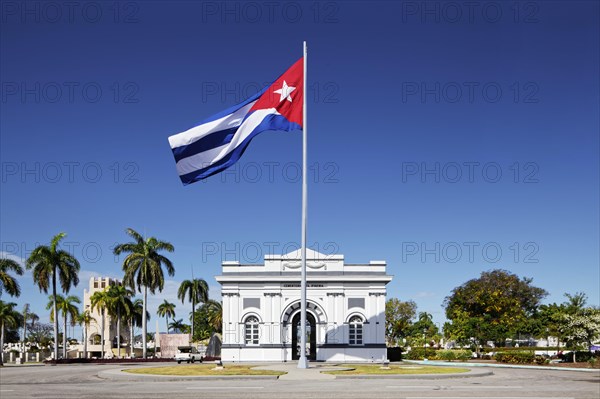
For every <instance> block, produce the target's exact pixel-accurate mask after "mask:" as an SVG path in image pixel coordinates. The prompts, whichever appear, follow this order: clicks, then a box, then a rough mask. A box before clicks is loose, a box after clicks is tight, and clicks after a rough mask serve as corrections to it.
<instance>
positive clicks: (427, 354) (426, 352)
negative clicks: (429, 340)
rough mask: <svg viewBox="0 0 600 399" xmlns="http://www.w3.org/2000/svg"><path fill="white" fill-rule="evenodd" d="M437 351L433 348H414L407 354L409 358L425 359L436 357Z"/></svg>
mask: <svg viewBox="0 0 600 399" xmlns="http://www.w3.org/2000/svg"><path fill="white" fill-rule="evenodd" d="M435 358H436V351H435V349H431V348H412V349H411V350H410V352H408V353H407V354H406V359H408V360H423V359H435Z"/></svg>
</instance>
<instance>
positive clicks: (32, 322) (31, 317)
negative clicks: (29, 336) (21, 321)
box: [27, 312, 40, 328]
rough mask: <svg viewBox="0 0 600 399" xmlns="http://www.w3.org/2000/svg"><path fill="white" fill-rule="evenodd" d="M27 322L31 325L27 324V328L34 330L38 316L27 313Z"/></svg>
mask: <svg viewBox="0 0 600 399" xmlns="http://www.w3.org/2000/svg"><path fill="white" fill-rule="evenodd" d="M27 320H29V321H30V322H31V324H29V328H34V327H35V323H36V322H37V321H39V320H40V316H38V315H37V314H35V313H33V312H29V313H28V314H27Z"/></svg>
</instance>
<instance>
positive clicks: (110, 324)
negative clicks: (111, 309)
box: [77, 277, 130, 358]
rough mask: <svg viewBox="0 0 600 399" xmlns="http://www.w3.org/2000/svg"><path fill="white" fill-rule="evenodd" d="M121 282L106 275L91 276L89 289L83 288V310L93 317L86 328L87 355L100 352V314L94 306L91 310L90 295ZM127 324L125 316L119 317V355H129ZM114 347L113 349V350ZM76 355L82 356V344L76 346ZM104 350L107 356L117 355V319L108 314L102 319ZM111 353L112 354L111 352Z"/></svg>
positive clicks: (90, 355)
mask: <svg viewBox="0 0 600 399" xmlns="http://www.w3.org/2000/svg"><path fill="white" fill-rule="evenodd" d="M117 284H119V285H120V284H121V281H119V280H117V279H112V278H108V277H97V278H96V277H92V278H90V284H89V289H87V290H86V289H84V290H83V310H84V311H86V310H88V311H90V314H91V316H92V317H93V318H94V319H95V321H92V323H90V326H89V328H88V333H87V337H88V347H87V350H88V357H96V358H99V357H100V356H101V354H102V343H101V337H102V334H101V330H102V314H101V313H100V310H99V309H98V308H97V307H96V308H94V310H92V305H91V302H90V297H91V296H92V295H93V294H94V293H95V292H98V291H104V290H105V289H107V288H108V287H109V286H111V285H117ZM129 341H130V336H129V325H128V323H127V320H126V319H125V318H122V319H121V356H126V355H129V348H130V345H129ZM113 348H114V350H113ZM77 350H78V352H79V354H78V356H79V357H83V350H84V349H83V345H79V347H78V349H77ZM104 352H105V356H107V355H106V354H109V355H108V357H111V356H116V355H117V321H116V320H115V319H113V318H111V317H110V316H109V315H108V314H106V315H105V319H104ZM111 353H112V354H111Z"/></svg>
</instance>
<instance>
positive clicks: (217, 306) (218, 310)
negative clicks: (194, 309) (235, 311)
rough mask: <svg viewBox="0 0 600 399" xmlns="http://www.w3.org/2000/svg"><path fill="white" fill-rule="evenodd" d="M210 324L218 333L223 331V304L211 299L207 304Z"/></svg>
mask: <svg viewBox="0 0 600 399" xmlns="http://www.w3.org/2000/svg"><path fill="white" fill-rule="evenodd" d="M205 306H206V310H207V313H208V315H207V318H208V324H209V325H210V326H211V327H212V328H213V329H214V330H215V331H216V332H221V331H223V305H222V304H221V302H218V301H215V300H214V299H209V300H208V302H206V305H205Z"/></svg>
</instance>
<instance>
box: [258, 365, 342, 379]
mask: <svg viewBox="0 0 600 399" xmlns="http://www.w3.org/2000/svg"><path fill="white" fill-rule="evenodd" d="M254 368H255V369H257V370H273V371H284V372H286V373H287V374H284V375H281V376H279V379H280V380H284V381H285V380H290V381H294V380H295V381H297V380H335V375H332V374H323V373H321V371H333V370H349V368H348V367H341V366H332V365H325V364H309V366H308V368H307V369H299V368H298V364H297V363H296V362H289V363H278V364H270V365H268V366H259V367H254Z"/></svg>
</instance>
